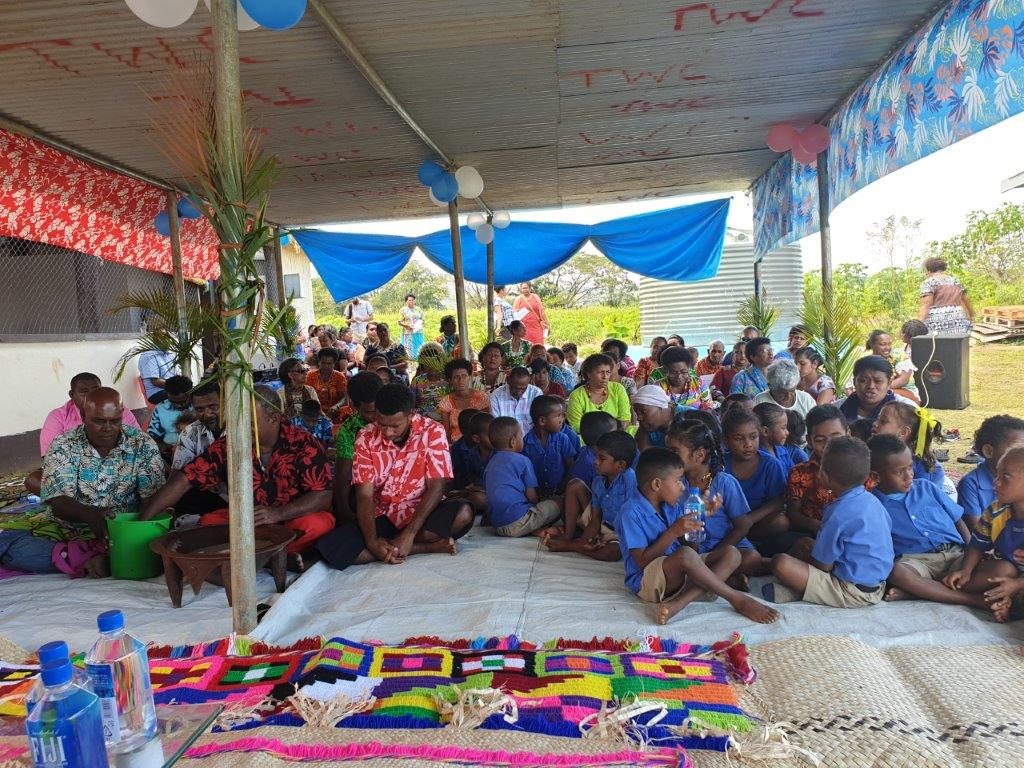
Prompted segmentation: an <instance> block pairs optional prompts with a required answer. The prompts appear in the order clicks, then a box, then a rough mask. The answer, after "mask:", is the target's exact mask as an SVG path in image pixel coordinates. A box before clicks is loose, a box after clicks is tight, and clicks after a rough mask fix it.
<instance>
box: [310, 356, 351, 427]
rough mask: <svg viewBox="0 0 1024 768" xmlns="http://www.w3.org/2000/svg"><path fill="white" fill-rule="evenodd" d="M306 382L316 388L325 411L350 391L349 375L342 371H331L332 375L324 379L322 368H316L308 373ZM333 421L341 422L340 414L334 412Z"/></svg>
mask: <svg viewBox="0 0 1024 768" xmlns="http://www.w3.org/2000/svg"><path fill="white" fill-rule="evenodd" d="M306 384H307V385H309V386H311V387H312V388H313V389H315V390H316V396H317V397H318V398H320V405H322V406H323V408H324V412H325V413H326V412H327V410H328V409H329V408H331V407H332V406H333V405H334V404H335V403H337V402H338V401H339V400H342V399H344V397H345V395H346V393H347V392H348V377H347V376H346V375H345V374H343V373H341V372H340V371H331V377H330V378H329V379H328V380H327V381H324V380H323V379H322V378H321V377H320V369H319V368H314V369H313V370H312V371H310V372H309V373H308V374H307V375H306ZM327 415H328V416H330V415H331V414H329V413H328V414H327ZM333 421H334V423H335V424H339V423H340V421H339V414H337V413H336V414H334V418H333Z"/></svg>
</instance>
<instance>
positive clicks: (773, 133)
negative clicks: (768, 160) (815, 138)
mask: <svg viewBox="0 0 1024 768" xmlns="http://www.w3.org/2000/svg"><path fill="white" fill-rule="evenodd" d="M796 137H797V132H796V128H794V127H793V126H792V125H789V124H788V123H781V124H779V125H773V126H772V127H771V128H769V129H768V148H769V149H770V150H771V151H772V152H788V151H789V150H791V149H792V148H793V146H794V145H795V143H796Z"/></svg>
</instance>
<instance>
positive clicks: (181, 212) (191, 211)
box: [178, 197, 203, 219]
mask: <svg viewBox="0 0 1024 768" xmlns="http://www.w3.org/2000/svg"><path fill="white" fill-rule="evenodd" d="M202 215H203V212H202V211H200V210H199V208H198V207H197V206H196V204H195V203H193V202H192V200H191V198H188V197H183V198H181V200H179V201H178V216H180V217H181V218H183V219H198V218H201V217H202Z"/></svg>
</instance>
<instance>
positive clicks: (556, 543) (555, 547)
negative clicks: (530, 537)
mask: <svg viewBox="0 0 1024 768" xmlns="http://www.w3.org/2000/svg"><path fill="white" fill-rule="evenodd" d="M544 546H545V547H547V548H548V549H550V550H551V551H552V552H575V551H576V549H577V547H576V544H575V542H573V541H572V539H564V538H562V537H561V536H545V537H544Z"/></svg>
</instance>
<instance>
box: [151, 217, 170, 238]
mask: <svg viewBox="0 0 1024 768" xmlns="http://www.w3.org/2000/svg"><path fill="white" fill-rule="evenodd" d="M153 226H154V227H156V231H157V232H159V233H160V234H161V235H163V236H164V237H170V236H171V217H170V216H168V215H167V211H160V213H158V214H157V215H156V218H155V219H153Z"/></svg>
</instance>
